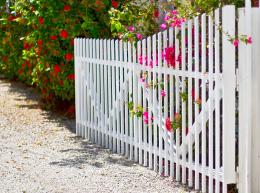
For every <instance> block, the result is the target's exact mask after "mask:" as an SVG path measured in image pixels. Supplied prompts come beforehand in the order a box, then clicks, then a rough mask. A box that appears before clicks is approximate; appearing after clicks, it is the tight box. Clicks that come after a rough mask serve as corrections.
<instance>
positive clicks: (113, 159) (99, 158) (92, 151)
mask: <svg viewBox="0 0 260 193" xmlns="http://www.w3.org/2000/svg"><path fill="white" fill-rule="evenodd" d="M70 140H72V141H74V142H75V143H78V142H80V148H68V149H64V150H61V151H60V152H61V153H69V155H72V156H70V157H68V158H66V159H61V160H60V161H55V162H51V163H50V164H51V165H57V166H63V167H64V166H65V167H76V168H81V167H82V165H83V164H88V165H91V166H94V167H96V168H102V167H105V166H108V165H115V164H116V165H123V166H127V167H132V166H134V165H135V163H134V162H133V161H130V160H127V159H126V158H124V157H123V156H120V155H117V154H112V152H111V151H110V150H109V149H105V148H103V147H100V146H98V145H96V144H93V143H92V142H90V141H86V140H84V139H82V138H80V137H71V138H70Z"/></svg>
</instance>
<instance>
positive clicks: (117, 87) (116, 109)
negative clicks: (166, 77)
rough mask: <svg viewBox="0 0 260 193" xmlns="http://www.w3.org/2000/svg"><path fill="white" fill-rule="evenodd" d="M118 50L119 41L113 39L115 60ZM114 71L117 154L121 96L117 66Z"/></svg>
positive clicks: (117, 57) (120, 131)
mask: <svg viewBox="0 0 260 193" xmlns="http://www.w3.org/2000/svg"><path fill="white" fill-rule="evenodd" d="M119 52H121V50H120V49H119V42H118V40H115V54H116V56H115V61H119ZM115 68H116V69H115V71H116V77H115V85H116V93H115V102H116V108H115V111H116V112H115V113H116V118H115V119H116V130H115V131H116V152H117V153H118V154H120V153H121V152H120V143H122V139H121V133H122V130H123V129H124V128H121V125H120V124H121V122H120V108H119V105H120V103H119V102H120V100H119V99H120V97H121V98H122V96H119V92H120V91H119V86H120V80H119V72H120V71H119V70H120V69H119V66H116V67H115Z"/></svg>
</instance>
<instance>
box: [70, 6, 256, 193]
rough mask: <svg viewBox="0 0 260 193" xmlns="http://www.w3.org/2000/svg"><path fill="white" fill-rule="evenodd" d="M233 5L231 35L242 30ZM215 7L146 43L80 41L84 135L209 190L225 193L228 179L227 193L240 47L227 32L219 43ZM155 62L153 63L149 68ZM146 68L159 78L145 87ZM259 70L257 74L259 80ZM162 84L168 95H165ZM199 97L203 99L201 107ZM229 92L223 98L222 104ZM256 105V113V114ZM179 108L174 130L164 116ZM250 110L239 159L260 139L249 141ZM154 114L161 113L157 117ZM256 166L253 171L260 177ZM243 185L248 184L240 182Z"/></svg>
mask: <svg viewBox="0 0 260 193" xmlns="http://www.w3.org/2000/svg"><path fill="white" fill-rule="evenodd" d="M234 10H235V9H234V7H232V6H227V7H224V8H223V11H222V13H223V18H222V20H223V32H224V31H225V32H228V33H229V34H231V35H232V34H234V33H235V27H234V26H235V25H234V24H235V14H234V13H235V11H234ZM214 13H215V17H214V20H213V18H211V17H208V16H206V15H202V16H201V19H200V17H196V18H193V19H192V20H189V21H187V22H185V23H184V24H182V28H181V29H169V31H164V32H162V33H161V32H160V33H158V34H156V35H154V36H152V37H148V38H146V39H143V40H142V41H139V42H138V43H137V47H135V46H134V45H133V46H132V45H131V43H129V42H126V43H123V42H122V41H121V40H120V41H119V40H101V39H95V40H93V39H75V75H76V77H75V95H76V98H75V103H76V107H77V108H76V116H77V117H76V124H77V125H76V128H77V129H76V132H77V134H78V135H80V136H83V137H86V138H88V139H90V140H91V141H92V142H94V143H98V144H100V145H102V146H105V147H108V148H110V149H111V150H113V152H117V153H120V154H123V155H126V156H127V157H128V158H129V159H134V160H135V161H136V162H139V163H140V164H142V165H144V166H149V168H150V169H154V170H155V171H159V173H160V174H164V175H165V176H168V175H169V176H171V177H172V178H174V179H175V180H177V181H181V182H182V183H183V184H186V183H188V185H189V187H194V188H195V189H197V190H199V189H200V188H201V190H202V192H205V193H213V192H215V193H220V192H221V191H220V187H221V184H222V183H223V184H224V185H223V186H222V188H223V190H222V192H223V193H225V192H227V185H228V184H230V183H236V181H235V180H236V179H235V139H236V136H235V118H236V116H235V101H236V96H235V86H236V85H235V84H236V79H235V48H234V46H233V45H232V42H230V41H229V40H228V38H227V36H226V34H224V33H222V36H221V37H222V42H220V41H219V38H220V32H219V30H218V27H217V26H218V25H220V24H219V18H220V15H219V11H218V10H216V11H215V12H214ZM240 14H241V13H240ZM256 16H257V15H256ZM206 17H207V20H206ZM256 18H257V17H256ZM244 20H245V19H244ZM193 22H194V26H193ZM244 22H245V21H244ZM255 22H258V20H255ZM241 25H244V24H241V21H240V23H239V28H241ZM255 26H257V23H255ZM193 27H194V32H193ZM257 29H258V28H257ZM243 30H244V31H245V30H246V29H243ZM243 30H240V31H243ZM178 33H181V34H178ZM193 33H194V34H193ZM240 33H242V32H240ZM179 35H181V36H179ZM179 37H181V39H179ZM193 38H194V39H193ZM240 44H241V43H240ZM220 45H221V46H220ZM167 47H173V48H174V49H175V57H176V58H175V59H176V67H175V68H173V67H168V65H167V63H166V61H164V60H163V58H162V52H163V51H164V49H165V48H167ZM136 48H137V49H136ZM180 49H181V52H180ZM245 50H246V48H245V47H242V46H241V45H240V47H239V62H240V63H239V68H241V69H246V66H245V65H248V64H247V63H246V62H245V61H247V60H246V56H245V53H247V52H246V51H245ZM255 50H258V47H256V48H255ZM243 52H244V53H243ZM179 53H181V55H182V60H181V61H182V62H181V63H180V62H179V61H178V60H177V58H178V55H179ZM140 55H142V56H144V57H145V56H147V61H146V59H144V57H143V65H140V64H138V59H139V57H140ZM220 56H222V59H221V60H220ZM255 58H257V57H255ZM253 61H254V60H253ZM256 61H257V60H256ZM151 62H152V63H153V68H151V67H150V66H149V64H150V63H151ZM241 62H243V64H242V63H241ZM146 63H147V64H148V65H146ZM220 66H222V67H223V73H222V72H221V71H222V69H221V68H220ZM257 70H258V68H255V71H256V72H257ZM255 71H254V72H255ZM142 72H146V73H147V82H148V83H151V82H152V83H153V84H152V85H151V86H150V87H152V88H146V85H145V84H144V83H141V82H140V77H141V74H142ZM239 72H240V71H239ZM247 73H248V72H247ZM256 75H257V74H255V77H254V78H255V80H256V82H259V81H258V80H257V76H256ZM247 76H248V74H247V75H245V74H243V73H242V72H240V76H239V79H243V80H244V81H241V86H239V89H240V90H239V98H240V99H241V100H240V104H239V111H240V112H241V111H245V112H247V109H248V107H247V106H246V105H245V104H244V103H243V102H241V101H242V100H243V97H244V98H245V97H246V94H243V93H242V92H244V91H245V90H246V89H247V87H246V83H245V79H247V78H248V77H247ZM247 81H248V80H247ZM162 82H163V89H164V90H165V91H166V94H167V96H166V97H162V96H161V91H162V88H161V86H160V83H162ZM252 85H254V84H252ZM193 90H195V96H193ZM186 92H187V95H188V100H187V101H183V100H182V98H181V97H180V95H181V94H182V93H186ZM244 93H247V92H244ZM252 94H254V95H253V96H257V94H258V87H257V85H254V92H252ZM200 98H201V101H202V103H201V104H200V105H199V104H197V102H198V99H200ZM222 98H223V104H221V103H220V100H222ZM252 99H254V100H256V98H252ZM244 100H245V99H244ZM129 101H133V102H134V106H135V108H136V107H137V106H138V105H141V106H142V107H143V109H144V110H145V111H146V110H147V111H148V114H149V122H148V125H145V124H144V122H143V118H142V117H141V118H137V117H136V116H134V117H130V115H129V109H128V102H129ZM147 102H148V103H147ZM242 103H243V104H244V106H243V104H242ZM256 107H257V105H256ZM256 107H255V109H253V111H252V112H254V113H256V114H257V113H258V110H257V109H256ZM175 113H179V114H180V115H181V116H182V124H181V128H178V129H177V130H176V131H174V132H167V131H166V130H165V120H166V118H167V117H170V119H171V120H172V121H173V120H174V117H175V116H174V114H175ZM243 115H244V116H245V117H247V116H248V115H246V114H245V113H243V112H242V113H240V114H239V116H240V120H239V121H240V124H239V126H240V133H239V135H240V138H239V139H240V144H239V145H240V148H239V149H240V157H241V152H243V153H245V154H246V153H247V154H248V155H249V153H248V148H250V147H251V145H256V146H257V144H258V143H257V141H254V140H252V142H250V143H249V142H248V141H246V140H244V141H243V139H242V135H245V136H248V135H250V134H249V133H248V132H243V131H242V128H244V127H245V128H246V127H248V125H249V123H248V120H249V117H247V118H245V117H242V116H243ZM151 116H154V121H153V122H152V121H151V120H150V118H151ZM250 120H251V119H250ZM253 120H254V121H255V122H252V125H253V126H255V125H257V124H258V122H257V121H256V120H257V119H256V118H254V119H253ZM244 122H245V123H244ZM222 124H223V125H222ZM186 132H187V134H186ZM257 132H258V131H255V130H252V133H253V134H254V135H255V136H258V133H257ZM241 141H243V143H242V142H241ZM251 143H252V144H251ZM254 147H255V146H254ZM251 150H252V152H256V153H253V154H252V156H253V155H255V154H256V155H257V149H251ZM222 154H223V156H222ZM213 155H214V156H213ZM250 155H251V154H250ZM252 158H253V157H252ZM221 159H223V160H221ZM255 159H257V158H254V159H252V161H250V158H249V159H246V160H245V159H244V160H243V159H241V160H240V163H239V164H241V165H242V166H241V168H239V171H240V172H242V170H245V171H246V172H247V173H246V172H244V173H243V174H242V175H241V176H242V177H243V181H248V179H249V178H250V177H247V175H248V174H249V173H250V172H252V171H251V170H248V169H245V168H247V167H248V166H249V165H250V164H252V166H253V165H254V164H256V163H257V162H256V161H254V160H255ZM249 162H250V163H249ZM222 164H223V165H222ZM256 165H257V164H256ZM186 171H188V173H187V174H188V176H186ZM257 171H258V170H257V169H255V170H254V172H255V175H256V174H257ZM193 173H194V174H195V175H194V174H193ZM187 179H188V182H187ZM254 179H255V180H254V181H257V179H258V178H257V177H254ZM193 181H194V182H195V184H194V182H193ZM241 181H242V180H240V182H241ZM259 184H260V183H259ZM247 186H249V185H247ZM239 187H241V188H245V186H244V185H240V184H239Z"/></svg>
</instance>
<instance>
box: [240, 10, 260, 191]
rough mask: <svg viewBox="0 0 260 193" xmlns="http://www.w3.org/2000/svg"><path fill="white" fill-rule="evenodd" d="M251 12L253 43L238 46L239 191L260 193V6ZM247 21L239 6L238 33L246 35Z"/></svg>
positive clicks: (243, 11)
mask: <svg viewBox="0 0 260 193" xmlns="http://www.w3.org/2000/svg"><path fill="white" fill-rule="evenodd" d="M251 13H252V17H251V19H252V20H251V30H252V31H251V33H252V39H253V44H252V45H249V44H248V45H245V44H244V43H241V44H240V46H239V76H238V84H239V169H238V170H239V181H238V189H239V193H259V192H260V35H259V34H260V9H259V8H252V11H251ZM246 22H247V19H246V14H245V9H240V10H239V24H238V29H239V35H244V34H247V28H246V26H247V24H246ZM247 49H251V50H249V51H247Z"/></svg>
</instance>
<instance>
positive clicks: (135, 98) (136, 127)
mask: <svg viewBox="0 0 260 193" xmlns="http://www.w3.org/2000/svg"><path fill="white" fill-rule="evenodd" d="M136 58H138V54H137V49H136V47H135V46H134V47H133V63H134V65H133V66H132V68H133V101H134V104H135V105H136V104H138V98H137V94H138V93H137V92H138V91H137V87H138V76H137V75H136V73H137V69H136V67H137V65H139V64H137V60H136ZM138 132H139V131H138V118H137V117H136V116H135V117H134V139H135V140H134V147H135V148H134V160H135V162H138V134H139V133H138Z"/></svg>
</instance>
